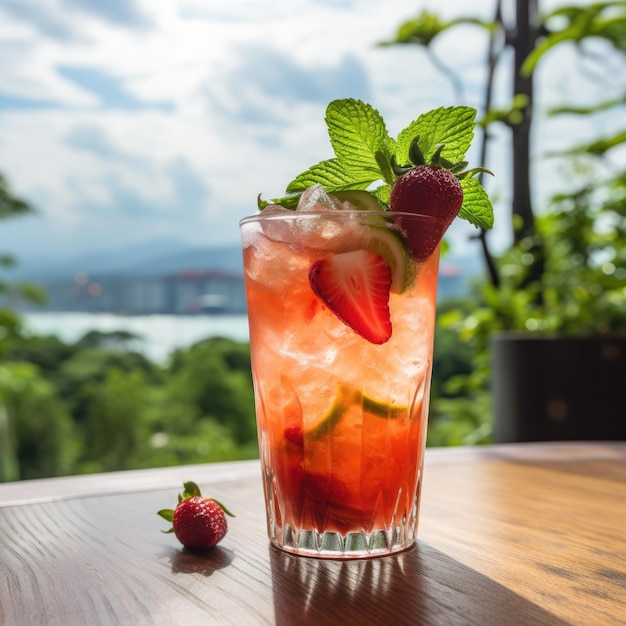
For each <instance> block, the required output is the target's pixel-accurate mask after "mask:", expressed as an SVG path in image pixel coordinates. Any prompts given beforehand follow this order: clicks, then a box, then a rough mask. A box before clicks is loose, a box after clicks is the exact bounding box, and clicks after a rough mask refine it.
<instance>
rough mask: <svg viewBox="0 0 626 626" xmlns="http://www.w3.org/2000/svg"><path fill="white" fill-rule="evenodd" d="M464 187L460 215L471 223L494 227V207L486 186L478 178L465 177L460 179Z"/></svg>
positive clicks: (486, 228)
mask: <svg viewBox="0 0 626 626" xmlns="http://www.w3.org/2000/svg"><path fill="white" fill-rule="evenodd" d="M459 182H460V183H461V187H462V188H463V206H461V210H460V211H459V217H460V218H462V219H464V220H467V221H468V222H469V223H470V224H473V225H474V226H478V227H479V228H484V229H485V230H489V229H490V228H492V227H493V207H492V206H491V201H490V200H489V196H488V195H487V192H486V191H485V188H484V187H483V186H482V185H481V184H480V182H479V181H478V179H477V178H470V177H467V178H463V179H461V180H460V181H459Z"/></svg>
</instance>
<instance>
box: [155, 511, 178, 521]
mask: <svg viewBox="0 0 626 626" xmlns="http://www.w3.org/2000/svg"><path fill="white" fill-rule="evenodd" d="M157 515H160V516H161V517H162V518H163V519H164V520H165V521H166V522H172V521H174V511H173V510H172V509H161V510H160V511H158V512H157Z"/></svg>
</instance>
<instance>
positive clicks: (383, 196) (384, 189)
mask: <svg viewBox="0 0 626 626" xmlns="http://www.w3.org/2000/svg"><path fill="white" fill-rule="evenodd" d="M372 193H373V194H374V196H376V198H377V199H378V200H379V201H380V202H382V203H383V204H384V205H386V206H389V198H390V197H391V185H381V186H380V187H376V189H372Z"/></svg>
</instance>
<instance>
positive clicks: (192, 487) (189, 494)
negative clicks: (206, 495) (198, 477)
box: [183, 480, 202, 500]
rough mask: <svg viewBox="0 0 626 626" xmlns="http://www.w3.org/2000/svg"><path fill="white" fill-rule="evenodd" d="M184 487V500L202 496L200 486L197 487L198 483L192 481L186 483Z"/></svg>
mask: <svg viewBox="0 0 626 626" xmlns="http://www.w3.org/2000/svg"><path fill="white" fill-rule="evenodd" d="M183 487H184V488H185V490H184V491H183V500H187V499H188V498H193V497H194V496H200V495H202V494H201V493H200V487H198V485H196V483H194V482H193V481H192V480H188V481H187V482H184V483H183Z"/></svg>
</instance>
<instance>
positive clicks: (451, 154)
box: [396, 106, 476, 165]
mask: <svg viewBox="0 0 626 626" xmlns="http://www.w3.org/2000/svg"><path fill="white" fill-rule="evenodd" d="M475 117H476V109H473V108H472V107H466V106H459V107H448V108H444V107H439V108H438V109H433V110H432V111H429V112H428V113H424V114H423V115H420V116H419V117H418V118H417V119H416V120H415V121H414V122H412V123H411V124H409V125H408V126H407V127H406V128H405V129H404V130H402V131H401V132H400V134H399V135H398V143H397V146H396V161H397V162H398V163H399V164H401V165H404V164H406V163H408V162H409V147H410V145H411V142H412V141H413V139H414V138H415V137H419V140H418V143H419V147H420V149H421V151H422V153H423V155H424V158H425V159H426V161H429V160H430V158H431V157H432V156H433V154H434V153H435V151H436V150H437V146H438V144H445V145H444V148H443V150H442V151H441V156H442V157H443V158H444V159H447V160H448V161H451V162H452V163H457V162H458V161H462V160H463V159H464V157H465V153H466V152H467V150H468V149H469V147H470V144H471V142H472V139H473V137H474V119H475Z"/></svg>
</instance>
